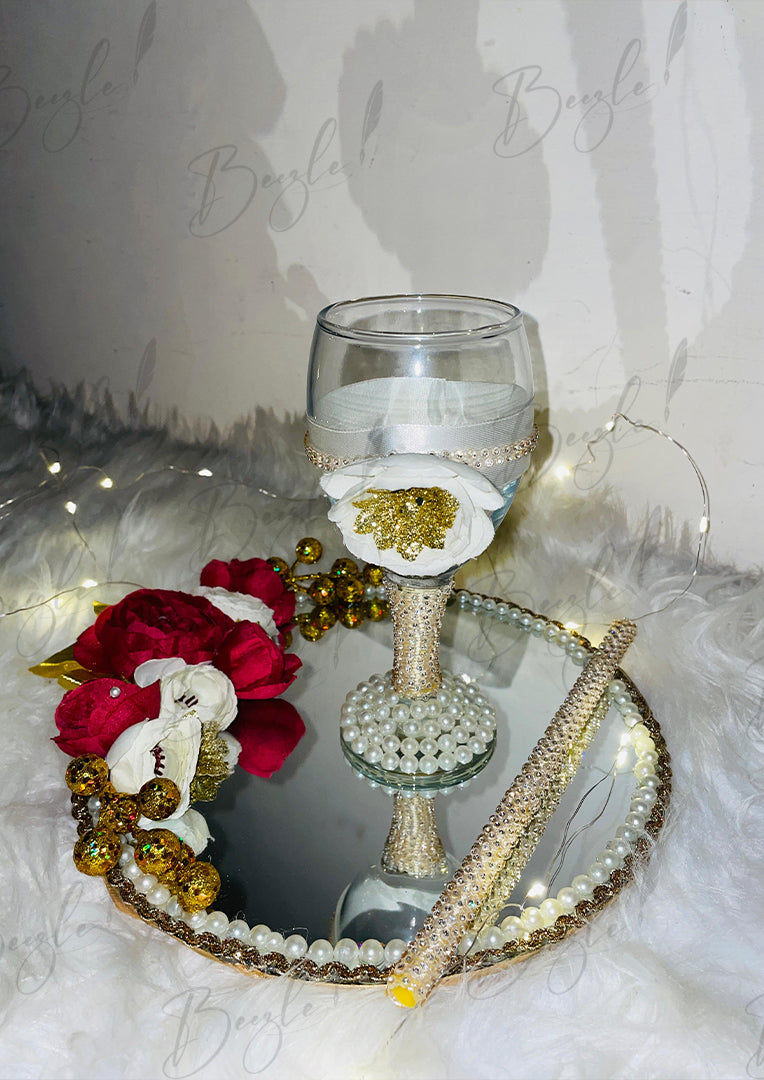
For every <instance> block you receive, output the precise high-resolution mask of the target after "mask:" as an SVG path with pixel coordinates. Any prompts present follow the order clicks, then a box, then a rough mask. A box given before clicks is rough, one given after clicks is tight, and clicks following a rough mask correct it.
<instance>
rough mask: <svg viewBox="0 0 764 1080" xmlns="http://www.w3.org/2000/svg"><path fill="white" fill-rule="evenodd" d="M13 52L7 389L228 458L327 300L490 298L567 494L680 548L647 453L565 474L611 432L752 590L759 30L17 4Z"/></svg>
mask: <svg viewBox="0 0 764 1080" xmlns="http://www.w3.org/2000/svg"><path fill="white" fill-rule="evenodd" d="M0 39H1V40H0V65H2V66H1V67H0V177H1V183H2V202H3V214H2V224H1V225H0V243H1V244H2V266H3V270H4V276H3V284H2V296H1V297H0V300H1V302H2V307H1V308H0V345H1V346H2V347H3V348H4V350H5V359H4V360H3V364H4V366H5V367H6V368H13V367H18V366H24V367H26V368H28V369H29V371H30V372H32V373H33V374H34V376H35V378H36V380H37V381H38V382H39V383H40V384H41V385H42V386H46V385H49V383H50V381H54V382H64V383H66V384H70V385H73V384H75V383H77V382H78V381H79V380H83V379H84V380H87V381H88V382H89V383H91V384H95V385H96V386H97V387H98V389H99V390H100V391H103V390H104V389H105V388H106V387H108V388H109V390H110V392H111V394H112V395H113V396H114V398H115V400H116V401H117V403H118V404H119V405H120V406H121V407H123V408H127V405H128V401H129V398H130V395H131V394H132V395H134V396H135V397H137V399H138V401H139V403H140V404H144V403H146V402H152V403H154V405H155V406H156V407H157V408H158V409H161V410H163V411H164V412H165V413H166V412H167V411H168V410H169V409H170V408H177V409H178V410H180V412H181V414H183V415H184V416H186V417H189V418H192V419H193V418H197V417H202V418H211V419H213V420H214V421H215V422H216V424H217V425H218V426H219V427H221V428H225V427H226V426H228V425H230V424H232V423H233V422H234V421H235V420H237V419H238V418H240V417H242V416H246V415H247V414H249V413H251V412H252V411H253V410H254V408H255V406H256V405H265V406H271V407H272V408H273V409H274V410H275V411H276V413H277V414H284V413H286V412H293V411H294V412H300V411H301V410H302V408H303V402H304V380H305V366H306V360H307V353H308V348H309V344H310V338H311V334H312V327H313V321H314V317H315V313H316V311H317V310H318V309H319V308H320V307H322V306H323V305H324V304H326V303H328V302H330V301H332V300H337V299H344V298H347V297H351V296H359V295H365V294H372V293H383V292H407V291H444V292H463V293H472V294H477V295H485V296H496V297H499V298H503V299H507V300H510V301H512V302H514V303H516V304H518V305H519V306H520V307H522V308H523V309H524V310H525V311H527V312H528V313H529V314H530V315H531V316H532V321H531V322H530V326H529V329H530V336H531V342H532V347H533V349H534V352H535V359H536V365H537V367H536V378H537V388H538V396H539V401H540V404H541V406H542V407H544V408H547V407H548V409H549V412H548V415H546V416H545V418H546V420H547V422H548V424H549V431H550V438H551V440H552V441H551V443H550V442H549V440H547V450H551V452H550V453H549V456H548V458H547V461H546V465H545V467H546V468H548V469H551V470H553V471H557V470H558V469H559V467H560V466H561V465H567V466H568V467H569V468H570V469H571V470H572V475H571V476H569V477H565V478H563V479H561V480H560V483H561V485H570V486H574V487H578V488H579V489H581V490H582V491H586V490H587V489H590V488H591V487H592V486H594V485H596V484H599V483H604V482H609V483H612V484H613V485H614V486H615V487H616V488H617V489H619V490H620V491H622V493H623V494H624V497H626V498H627V499H628V500H629V501H630V502H631V504H632V505H633V507H634V511H635V515H637V514H638V513H639V512H641V511H642V509H643V508H644V506H645V504H648V505H650V506H651V507H663V508H665V507H670V508H671V511H672V515H673V517H672V520H673V527H674V528H678V526H679V525H680V524H681V523H682V522H683V521H685V520H686V521H689V522H690V533H694V532H695V530H696V527H697V521H698V519H699V517H700V513H701V503H700V495H699V491H698V487H697V484H696V483H695V481H694V479H693V476H692V472H691V470H690V468H689V466H688V464H687V463H686V462H685V461H684V459H683V458H682V457H681V455H680V454H679V453H678V451H676V450H674V449H673V448H671V447H670V446H668V445H667V444H665V443H663V442H662V441H660V440H656V439H654V438H650V437H646V435H645V433H638V434H636V435H635V434H627V433H623V435H622V434H621V432H620V431H619V432H617V433H616V435H618V436H619V438H618V439H617V441H616V442H614V443H613V442H608V443H606V444H600V445H599V446H598V448H597V461H596V463H595V465H594V466H591V467H589V468H583V467H582V468H578V469H576V468H575V466H576V465H577V463H579V462H580V461H581V460H582V459H583V458H586V457H587V454H586V451H585V445H586V442H587V440H588V439H589V438H591V437H592V435H593V434H594V433H595V432H596V431H597V430H598V429H599V428H601V427H602V425H603V424H604V423H605V422H606V421H607V419H608V417H609V416H610V414H611V413H612V412H613V411H614V410H615V409H616V408H617V407H622V408H624V409H626V411H628V412H629V414H630V415H631V416H632V417H633V418H634V419H641V420H644V421H648V422H650V423H652V424H656V425H658V426H660V427H663V428H665V429H666V430H667V431H669V432H670V433H671V434H672V435H673V436H674V437H675V438H676V439H678V440H680V441H681V442H682V443H684V444H685V445H686V446H687V447H688V448H689V449H690V450H691V451H692V453H693V454H694V456H695V457H696V459H697V461H698V464H699V465H700V467H701V468H702V470H703V472H704V473H705V475H706V478H707V480H708V483H709V487H710V491H711V498H712V507H713V511H714V516H713V529H712V548H713V550H714V552H715V553H716V554H717V556H719V557H721V558H724V559H730V560H736V561H737V562H738V563H740V564H743V565H746V564H750V563H759V562H761V555H760V543H759V537H760V535H761V532H762V527H764V505H763V504H762V500H761V499H760V498H759V497H758V491H757V483H758V480H759V477H760V472H761V465H762V461H763V460H764V444H763V442H762V437H761V419H760V418H761V416H762V406H763V405H764V375H762V373H761V371H760V368H759V363H758V360H759V351H760V348H761V343H762V324H761V318H760V313H761V308H762V282H763V281H764V275H763V274H762V260H763V259H764V254H763V253H764V244H762V240H764V217H763V215H762V209H763V208H764V204H763V203H762V197H761V190H760V187H761V185H760V183H759V184H758V185H757V183H756V180H757V177H760V176H761V167H760V162H761V157H762V152H763V151H764V137H763V134H762V123H763V122H764V79H762V77H761V64H762V59H761V57H762V46H764V4H762V3H761V2H759V0H748V2H741V0H730V2H725V0H699V2H689V3H679V2H678V0H608V2H607V3H605V2H603V0H523V2H512V0H321V2H319V0H251V2H250V3H245V2H244V0H152V2H151V3H148V4H147V3H146V2H145V0H93V2H83V0H68V2H66V3H61V2H55V0H31V2H28V3H22V2H13V0H4V2H0ZM635 520H636V517H635ZM665 524H666V528H670V527H672V526H671V525H670V523H669V520H668V518H666V523H665ZM692 543H693V540H692V535H688V536H687V537H686V548H687V550H690V549H691V547H692Z"/></svg>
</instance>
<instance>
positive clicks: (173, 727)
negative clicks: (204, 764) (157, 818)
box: [106, 712, 202, 818]
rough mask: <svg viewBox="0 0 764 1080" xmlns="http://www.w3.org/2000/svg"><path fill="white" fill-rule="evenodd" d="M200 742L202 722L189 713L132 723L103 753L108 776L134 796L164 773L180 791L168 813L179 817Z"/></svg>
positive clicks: (119, 788)
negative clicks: (177, 800) (177, 801)
mask: <svg viewBox="0 0 764 1080" xmlns="http://www.w3.org/2000/svg"><path fill="white" fill-rule="evenodd" d="M201 741H202V725H201V722H200V721H199V718H198V717H197V716H195V715H194V714H193V713H192V712H186V713H185V714H182V715H173V716H169V717H164V716H160V717H159V718H158V719H156V720H145V721H144V722H143V723H142V724H133V726H132V727H129V728H127V729H126V730H125V731H123V732H122V734H121V735H120V736H119V737H118V738H117V739H116V740H115V741H114V743H113V744H112V747H111V749H110V750H109V753H108V754H107V755H106V764H107V765H108V766H109V779H110V780H111V782H112V784H113V785H114V787H115V788H116V789H117V791H123V792H127V793H128V794H130V795H134V794H136V792H138V791H140V789H141V787H142V786H143V785H144V784H145V783H146V781H147V780H153V779H154V777H155V776H166V777H167V778H168V779H170V780H172V781H174V783H175V784H176V785H177V787H178V790H179V791H180V803H179V805H178V807H177V808H176V810H175V812H174V813H173V814H172V815H171V816H172V817H173V818H178V817H181V816H182V815H183V814H184V813H185V812H186V810H187V809H188V806H189V803H190V802H191V796H190V788H191V781H192V780H193V778H194V773H195V772H196V763H197V761H198V758H199V746H200V745H201Z"/></svg>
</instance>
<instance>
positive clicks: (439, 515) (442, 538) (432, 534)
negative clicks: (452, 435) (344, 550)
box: [353, 487, 459, 562]
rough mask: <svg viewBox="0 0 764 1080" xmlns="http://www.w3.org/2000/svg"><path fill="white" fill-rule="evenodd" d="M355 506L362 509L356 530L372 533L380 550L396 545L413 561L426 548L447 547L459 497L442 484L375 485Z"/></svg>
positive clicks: (407, 559)
mask: <svg viewBox="0 0 764 1080" xmlns="http://www.w3.org/2000/svg"><path fill="white" fill-rule="evenodd" d="M353 506H355V507H357V509H358V510H359V513H358V515H357V516H356V519H355V524H354V526H353V528H354V530H355V532H357V533H359V534H365V533H371V534H372V536H373V537H374V543H375V544H376V545H377V547H378V548H379V549H380V551H386V550H388V549H389V548H395V550H396V551H397V552H398V554H399V555H400V556H401V557H402V558H404V559H406V561H407V562H413V561H414V559H416V558H417V557H418V556H419V555H421V553H422V549H423V548H426V547H428V548H435V549H437V550H439V551H442V550H443V548H444V547H445V544H446V533H447V532H448V530H449V529H450V528H452V526H453V524H454V521H455V520H456V513H457V511H458V509H459V500H458V499H457V498H455V496H453V495H452V494H451V493H450V492H449V491H444V490H443V488H438V487H428V488H418V487H415V488H401V489H399V490H397V491H386V490H380V489H378V488H371V489H370V490H369V492H368V494H367V495H366V496H365V497H364V498H363V499H358V500H357V501H354V502H353Z"/></svg>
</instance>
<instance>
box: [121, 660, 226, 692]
mask: <svg viewBox="0 0 764 1080" xmlns="http://www.w3.org/2000/svg"><path fill="white" fill-rule="evenodd" d="M204 663H208V664H209V663H211V661H204ZM184 667H188V664H187V663H186V661H185V660H184V659H183V657H182V656H168V657H167V658H166V659H165V660H144V662H143V663H142V664H139V665H138V667H137V668H136V669H135V671H134V672H133V682H134V683H135V685H136V686H151V684H152V683H155V682H157V681H158V680H159V679H161V678H163V677H164V676H165V675H173V674H174V673H175V672H176V671H181V670H182V669H183V668H184Z"/></svg>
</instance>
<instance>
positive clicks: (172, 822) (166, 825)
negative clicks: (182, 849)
mask: <svg viewBox="0 0 764 1080" xmlns="http://www.w3.org/2000/svg"><path fill="white" fill-rule="evenodd" d="M138 827H139V828H140V829H149V830H150V829H157V828H158V829H169V830H170V832H173V833H175V835H176V836H179V837H180V839H181V840H182V841H183V842H184V843H185V844H188V846H189V847H190V848H191V850H192V851H193V853H194V855H201V853H202V852H203V851H204V849H205V848H206V847H207V841H208V840H209V839H210V836H211V835H212V834H211V833H210V830H209V828H208V826H207V822H206V820H205V818H204V816H203V815H202V814H200V813H199V811H198V810H186V812H185V814H183V815H182V817H172V818H166V819H165V820H164V821H151V820H150V819H149V818H141V819H140V821H139V822H138Z"/></svg>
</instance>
